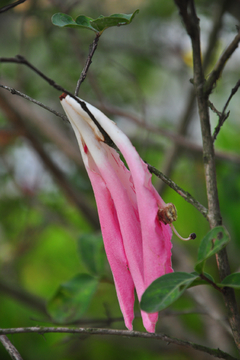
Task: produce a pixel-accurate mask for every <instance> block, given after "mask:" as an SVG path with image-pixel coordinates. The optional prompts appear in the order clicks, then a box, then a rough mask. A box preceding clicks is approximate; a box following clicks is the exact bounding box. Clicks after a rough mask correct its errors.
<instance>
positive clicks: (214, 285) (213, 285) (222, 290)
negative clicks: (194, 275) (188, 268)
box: [199, 274, 225, 293]
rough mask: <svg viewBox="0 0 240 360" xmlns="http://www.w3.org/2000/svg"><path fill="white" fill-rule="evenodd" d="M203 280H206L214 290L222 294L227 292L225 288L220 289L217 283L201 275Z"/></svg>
mask: <svg viewBox="0 0 240 360" xmlns="http://www.w3.org/2000/svg"><path fill="white" fill-rule="evenodd" d="M199 276H200V278H201V279H203V280H205V281H206V282H208V283H209V284H210V285H211V286H212V287H214V289H216V290H218V291H220V292H221V293H223V292H224V291H225V290H224V289H223V288H220V287H219V286H217V284H215V282H213V281H212V280H210V279H209V278H208V277H207V276H205V275H204V274H200V275H199Z"/></svg>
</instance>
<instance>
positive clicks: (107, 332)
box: [0, 326, 237, 360]
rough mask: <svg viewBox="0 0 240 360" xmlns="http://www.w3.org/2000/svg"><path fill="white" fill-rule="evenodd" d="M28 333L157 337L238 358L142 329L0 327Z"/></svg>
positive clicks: (227, 358) (231, 359) (3, 331)
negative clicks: (141, 330)
mask: <svg viewBox="0 0 240 360" xmlns="http://www.w3.org/2000/svg"><path fill="white" fill-rule="evenodd" d="M26 333H37V334H46V333H68V334H69V333H70V334H86V335H113V336H116V335H117V336H126V337H133V338H145V339H156V340H162V341H165V342H166V343H168V344H174V345H178V346H184V347H186V348H191V349H195V350H198V351H201V352H204V353H206V354H209V355H212V356H213V357H216V358H219V359H225V360H237V359H236V358H234V357H233V356H231V355H229V354H227V353H225V352H223V351H221V350H220V349H211V348H208V347H206V346H202V345H199V344H195V343H192V342H190V341H185V340H180V339H177V338H174V337H171V336H168V335H165V334H160V333H154V334H153V333H146V332H140V331H129V330H115V329H96V328H67V327H43V326H42V327H25V328H24V327H22V328H11V329H0V334H26Z"/></svg>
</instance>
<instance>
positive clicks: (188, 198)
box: [147, 164, 208, 218]
mask: <svg viewBox="0 0 240 360" xmlns="http://www.w3.org/2000/svg"><path fill="white" fill-rule="evenodd" d="M147 165H148V170H149V171H150V172H151V173H153V174H155V175H156V176H157V177H159V179H161V180H162V181H164V182H165V184H167V185H168V186H169V187H170V188H171V189H173V190H174V191H176V192H177V193H178V194H179V195H180V196H182V197H183V198H184V200H186V201H187V202H188V203H189V204H191V205H193V206H194V207H195V208H196V209H197V210H198V211H200V213H201V214H202V215H203V216H204V217H205V218H206V217H207V213H208V210H207V209H206V208H205V207H204V206H203V205H202V204H200V203H199V202H198V201H197V200H196V199H194V197H193V196H192V195H191V194H189V192H187V191H185V190H183V189H182V188H181V187H180V186H178V185H177V184H175V182H174V181H172V180H171V179H169V178H168V177H167V176H165V175H164V174H163V173H162V172H161V171H159V170H157V169H156V168H155V167H154V166H152V165H149V164H147Z"/></svg>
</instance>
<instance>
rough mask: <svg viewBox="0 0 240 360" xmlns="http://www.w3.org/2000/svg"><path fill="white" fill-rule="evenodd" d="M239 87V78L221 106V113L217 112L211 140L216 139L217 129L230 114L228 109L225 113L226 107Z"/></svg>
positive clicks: (218, 129)
mask: <svg viewBox="0 0 240 360" xmlns="http://www.w3.org/2000/svg"><path fill="white" fill-rule="evenodd" d="M239 87H240V80H238V82H237V83H236V85H235V86H234V88H233V89H232V91H231V94H230V96H229V98H228V99H227V102H226V104H225V105H224V107H223V110H222V112H221V113H218V116H219V120H218V124H217V126H216V127H215V130H214V133H213V141H215V140H216V138H217V136H218V134H219V131H220V129H221V127H222V126H223V124H224V122H225V121H226V119H227V118H228V116H229V114H230V111H228V112H227V113H225V112H226V109H227V107H228V105H229V103H230V101H231V99H232V97H233V96H234V95H235V94H236V92H237V91H238V89H239Z"/></svg>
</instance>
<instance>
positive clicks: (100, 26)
mask: <svg viewBox="0 0 240 360" xmlns="http://www.w3.org/2000/svg"><path fill="white" fill-rule="evenodd" d="M138 13H139V10H136V11H134V13H133V14H113V15H110V16H102V15H101V16H99V17H98V18H97V19H92V18H90V17H87V16H85V15H79V16H78V17H77V18H76V21H75V20H74V19H73V18H72V17H71V16H69V15H67V14H62V13H57V14H54V15H53V16H52V23H53V24H54V25H56V26H60V27H79V28H85V29H89V30H92V31H95V32H96V33H102V32H103V31H104V30H106V29H107V28H109V27H112V26H121V25H128V24H130V23H131V22H132V20H133V18H134V17H135V15H136V14H138Z"/></svg>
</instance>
